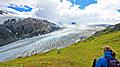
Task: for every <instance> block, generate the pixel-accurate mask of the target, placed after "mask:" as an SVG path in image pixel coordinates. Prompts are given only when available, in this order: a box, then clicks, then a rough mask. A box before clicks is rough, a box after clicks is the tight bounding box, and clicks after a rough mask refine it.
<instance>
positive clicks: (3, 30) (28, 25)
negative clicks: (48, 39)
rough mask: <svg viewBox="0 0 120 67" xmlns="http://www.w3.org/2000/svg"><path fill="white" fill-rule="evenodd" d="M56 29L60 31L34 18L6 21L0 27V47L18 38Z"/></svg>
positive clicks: (53, 25) (50, 24) (54, 26)
mask: <svg viewBox="0 0 120 67" xmlns="http://www.w3.org/2000/svg"><path fill="white" fill-rule="evenodd" d="M58 29H60V28H59V27H58V26H56V25H55V24H54V23H51V22H48V21H47V20H39V19H35V18H25V19H19V20H16V19H8V20H7V21H5V22H4V24H3V25H0V46H2V45H3V43H5V44H7V43H9V42H12V41H15V40H18V39H19V38H21V39H24V38H26V37H33V36H38V35H43V34H47V33H50V32H53V31H55V30H58ZM9 39H10V40H9ZM2 42H3V43H2Z"/></svg>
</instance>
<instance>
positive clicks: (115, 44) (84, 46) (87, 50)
mask: <svg viewBox="0 0 120 67" xmlns="http://www.w3.org/2000/svg"><path fill="white" fill-rule="evenodd" d="M103 46H111V47H112V48H113V49H114V51H115V52H116V53H117V58H118V59H120V31H118V32H113V33H108V34H104V35H100V36H97V37H94V36H93V37H91V38H88V39H87V40H85V41H83V42H78V43H75V44H73V45H71V46H69V47H66V48H63V49H59V50H58V49H53V50H51V51H49V52H46V53H41V54H37V55H33V56H30V57H24V58H17V59H15V60H10V61H7V62H2V63H0V67H91V66H92V61H93V59H94V58H98V57H100V56H101V55H102V47H103Z"/></svg>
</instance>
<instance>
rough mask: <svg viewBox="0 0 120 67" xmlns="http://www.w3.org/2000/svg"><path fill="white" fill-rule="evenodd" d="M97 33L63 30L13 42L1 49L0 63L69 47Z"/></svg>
mask: <svg viewBox="0 0 120 67" xmlns="http://www.w3.org/2000/svg"><path fill="white" fill-rule="evenodd" d="M94 32H95V31H87V30H78V29H63V30H59V31H55V32H52V33H50V34H46V35H40V36H35V37H32V38H26V39H23V40H19V41H16V42H13V43H11V44H8V45H5V46H2V47H0V61H1V62H3V61H7V60H11V59H15V58H17V57H25V56H31V55H32V54H37V53H41V52H47V51H49V50H51V49H55V48H57V49H59V48H64V47H67V46H69V45H71V44H73V43H75V42H76V41H79V40H80V37H82V36H85V37H88V36H91V35H92V34H93V33H94Z"/></svg>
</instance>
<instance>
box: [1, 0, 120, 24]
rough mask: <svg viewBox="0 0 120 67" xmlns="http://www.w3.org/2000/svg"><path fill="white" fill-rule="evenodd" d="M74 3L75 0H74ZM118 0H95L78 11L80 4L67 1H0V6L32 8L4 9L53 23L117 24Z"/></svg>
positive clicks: (119, 5)
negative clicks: (24, 10)
mask: <svg viewBox="0 0 120 67" xmlns="http://www.w3.org/2000/svg"><path fill="white" fill-rule="evenodd" d="M74 1H75V0H74ZM119 3H120V0H97V3H92V4H89V5H87V6H85V8H84V10H83V9H80V4H81V3H80V4H78V5H77V4H74V6H73V3H72V2H71V1H69V0H47V1H46V0H20V1H17V0H7V2H6V1H5V0H1V1H0V4H4V5H5V6H6V5H9V4H16V5H27V6H29V7H31V8H33V9H32V10H31V11H30V12H19V11H14V10H12V9H9V8H6V10H10V11H13V12H15V13H18V15H20V16H25V15H26V16H32V17H41V18H46V19H48V20H51V21H54V22H56V23H57V22H62V23H71V22H79V24H89V23H111V24H114V23H118V22H120V19H119V18H120V12H119V11H118V10H120V4H119Z"/></svg>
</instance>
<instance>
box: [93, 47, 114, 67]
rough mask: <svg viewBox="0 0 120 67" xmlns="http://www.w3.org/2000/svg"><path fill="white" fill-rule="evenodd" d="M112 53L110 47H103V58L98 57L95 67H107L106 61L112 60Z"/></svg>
mask: <svg viewBox="0 0 120 67" xmlns="http://www.w3.org/2000/svg"><path fill="white" fill-rule="evenodd" d="M112 52H113V51H112V48H111V47H109V46H106V47H104V49H103V53H104V56H102V57H100V58H99V59H98V60H97V62H96V65H95V67H108V61H107V59H108V60H110V59H113V57H112Z"/></svg>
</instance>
